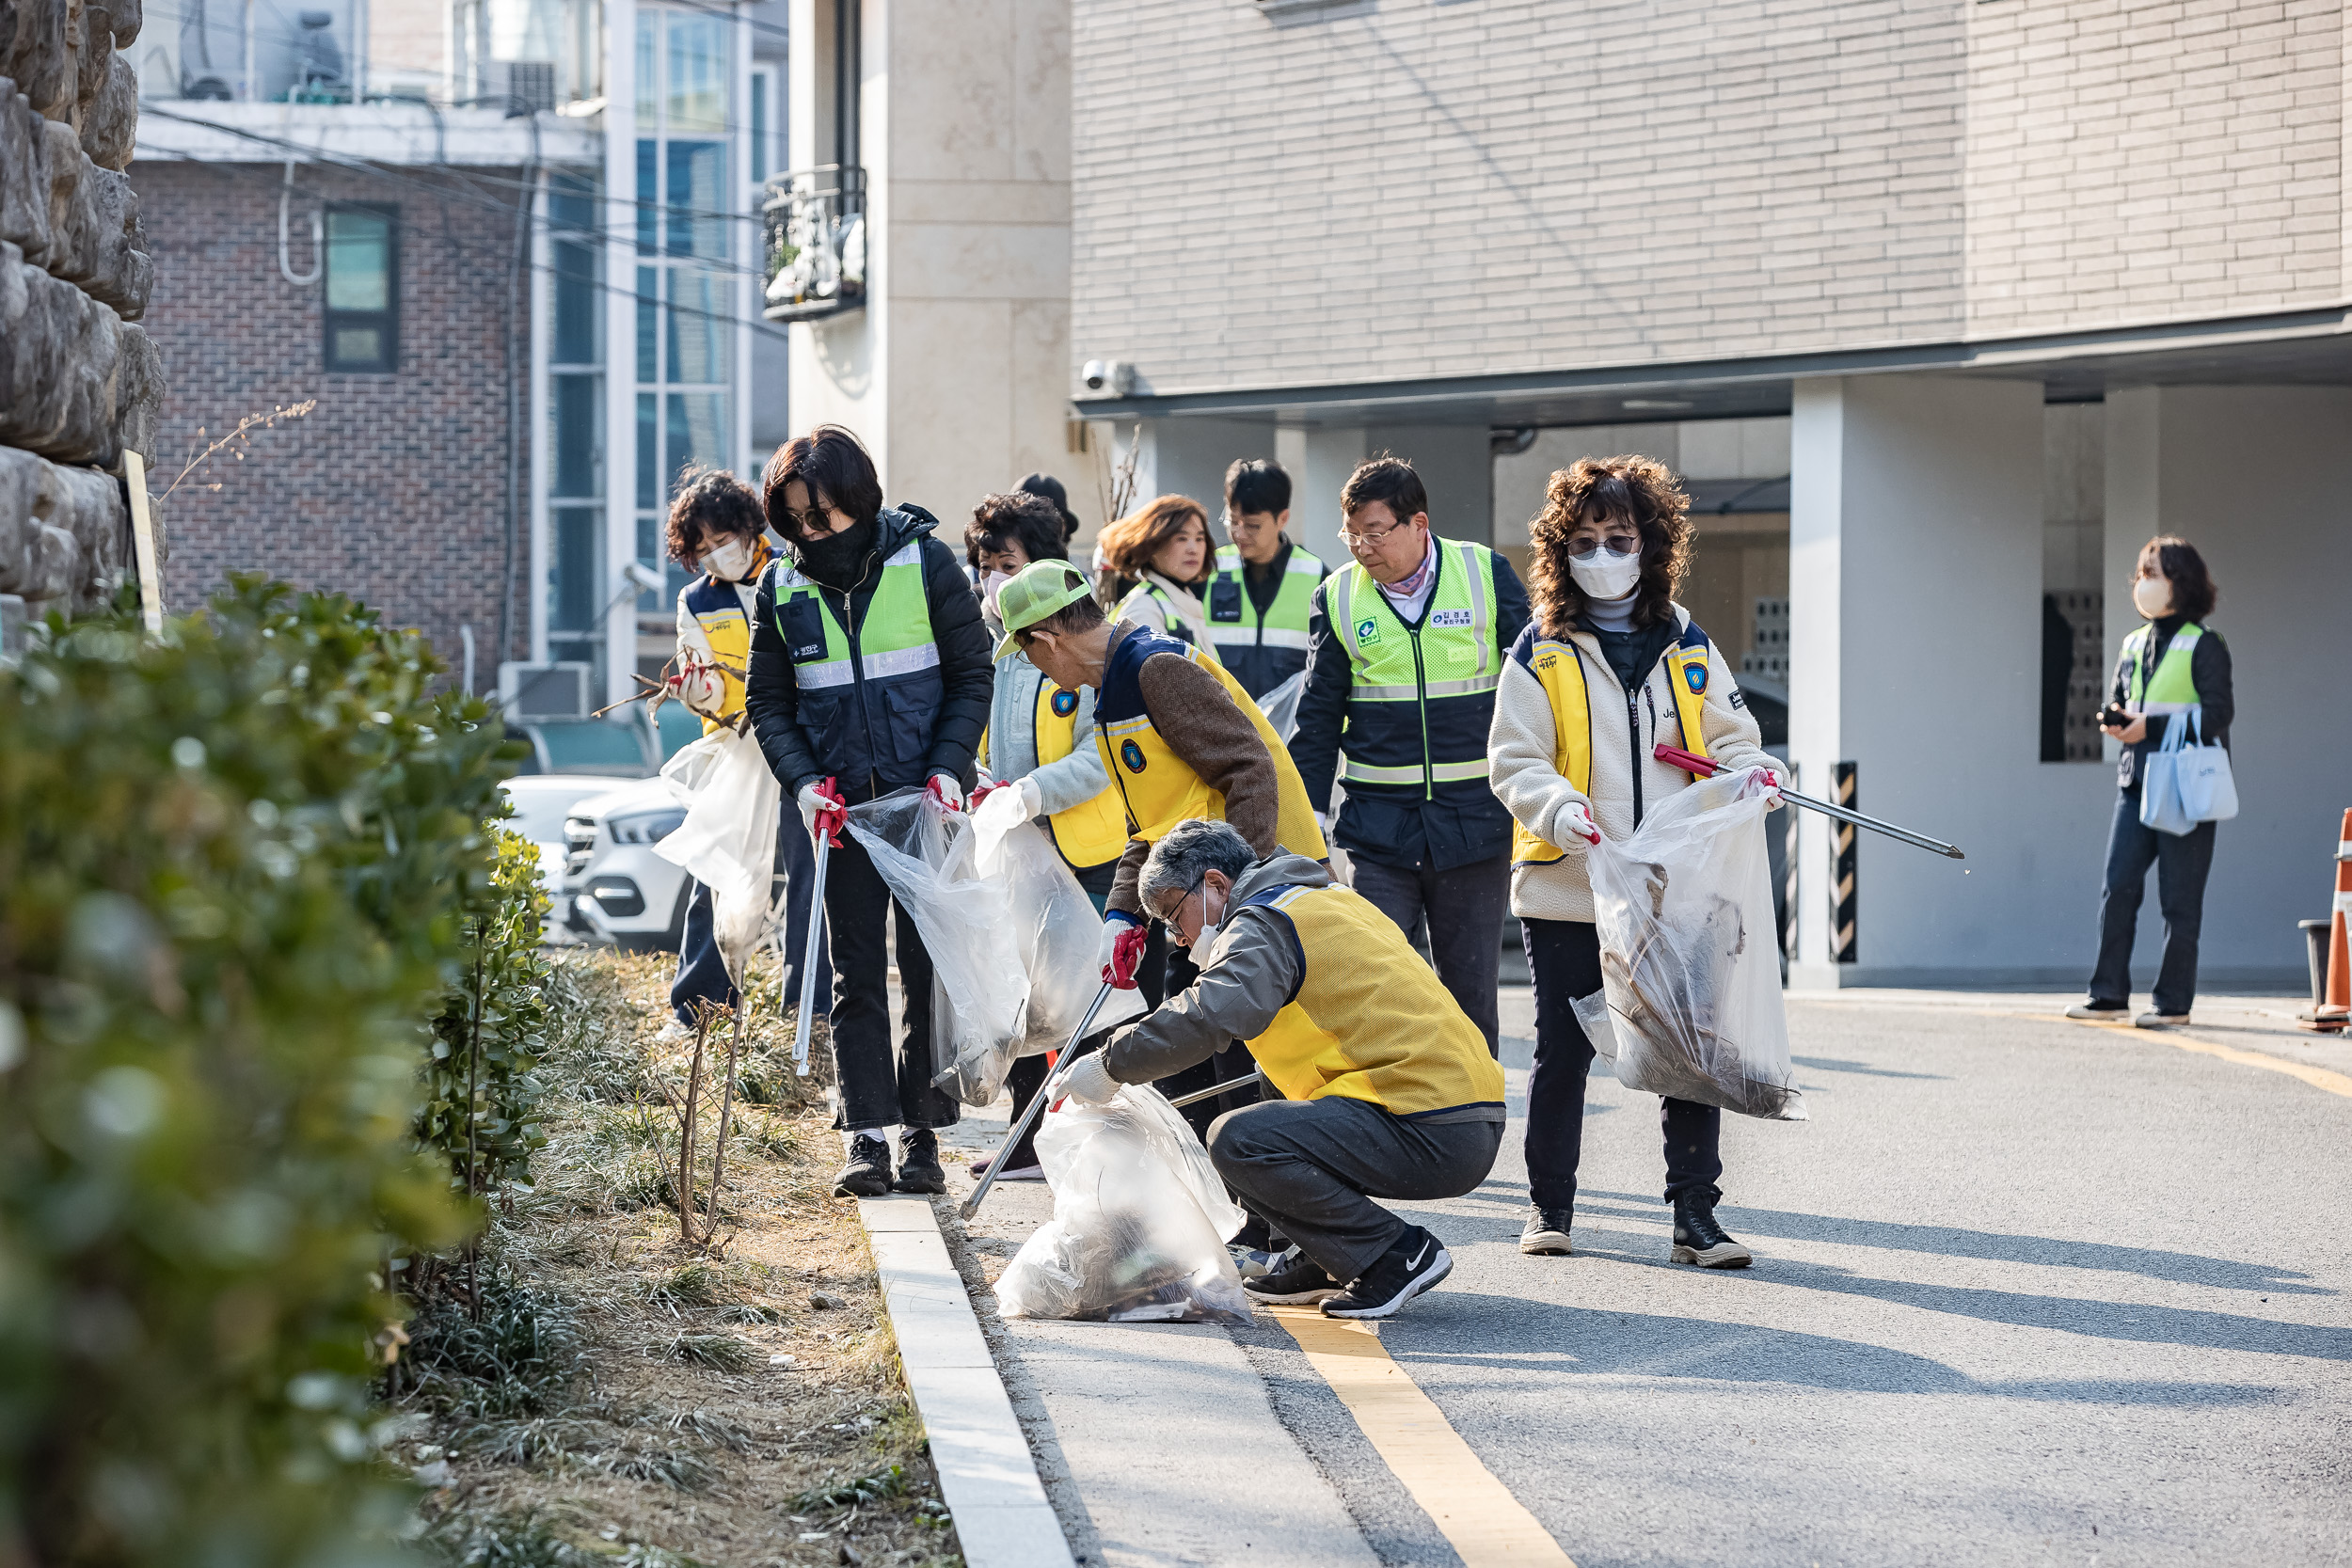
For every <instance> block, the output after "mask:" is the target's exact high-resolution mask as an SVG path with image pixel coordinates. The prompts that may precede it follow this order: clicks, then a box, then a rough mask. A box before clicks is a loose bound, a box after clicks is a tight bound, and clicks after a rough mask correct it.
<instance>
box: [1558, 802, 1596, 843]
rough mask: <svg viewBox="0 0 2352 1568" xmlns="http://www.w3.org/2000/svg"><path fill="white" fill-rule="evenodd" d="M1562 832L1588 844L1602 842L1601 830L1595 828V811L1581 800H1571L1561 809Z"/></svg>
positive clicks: (1559, 818) (1560, 826)
mask: <svg viewBox="0 0 2352 1568" xmlns="http://www.w3.org/2000/svg"><path fill="white" fill-rule="evenodd" d="M1557 820H1558V823H1559V828H1560V831H1561V832H1564V833H1570V834H1573V835H1574V836H1576V837H1578V838H1581V839H1582V840H1583V841H1584V842H1585V843H1587V844H1598V843H1599V842H1600V830H1599V829H1598V828H1596V827H1594V826H1593V809H1592V807H1590V806H1588V805H1586V804H1585V803H1584V802H1583V801H1581V800H1571V801H1569V802H1568V804H1566V805H1565V806H1563V807H1562V808H1561V809H1560V816H1559V817H1558V819H1557Z"/></svg>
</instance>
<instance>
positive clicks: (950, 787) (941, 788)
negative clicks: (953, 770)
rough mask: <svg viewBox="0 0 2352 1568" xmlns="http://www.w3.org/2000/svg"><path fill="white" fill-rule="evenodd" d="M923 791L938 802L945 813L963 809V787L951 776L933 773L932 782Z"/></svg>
mask: <svg viewBox="0 0 2352 1568" xmlns="http://www.w3.org/2000/svg"><path fill="white" fill-rule="evenodd" d="M923 791H924V793H925V794H927V795H929V796H930V798H931V799H932V800H936V801H938V802H939V805H940V809H941V810H943V811H961V810H962V809H963V785H962V784H961V783H960V782H959V781H958V780H956V779H955V778H954V777H953V776H952V775H950V774H946V773H933V774H932V775H931V777H930V783H929V784H925V785H924V786H923Z"/></svg>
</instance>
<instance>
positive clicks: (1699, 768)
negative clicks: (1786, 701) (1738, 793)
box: [1650, 741, 1968, 861]
mask: <svg viewBox="0 0 2352 1568" xmlns="http://www.w3.org/2000/svg"><path fill="white" fill-rule="evenodd" d="M1650 754H1651V755H1653V756H1655V757H1656V758H1657V759H1658V760H1659V761H1661V762H1667V763H1672V764H1673V765H1674V766H1675V767H1677V768H1682V769H1684V770H1686V771H1688V772H1692V773H1696V774H1697V775H1698V776H1699V777H1700V778H1702V779H1711V778H1713V777H1714V776H1715V775H1716V774H1718V773H1722V772H1724V771H1726V769H1725V768H1724V765H1723V764H1722V763H1720V762H1716V761H1714V760H1712V759H1711V758H1708V757H1703V756H1700V755H1698V754H1697V753H1696V752H1685V751H1682V750H1681V749H1679V748H1677V747H1674V746H1669V745H1667V744H1666V743H1665V742H1663V741H1661V742H1659V743H1658V745H1657V746H1656V747H1654V748H1653V749H1652V751H1651V753H1650ZM1780 798H1781V799H1782V800H1786V801H1788V803H1789V804H1790V805H1792V806H1803V807H1804V808H1805V809H1806V810H1807V811H1818V812H1820V814H1821V815H1822V816H1834V817H1836V819H1837V820H1838V821H1840V822H1851V823H1852V824H1853V825H1854V826H1855V827H1857V828H1867V829H1869V830H1870V831H1871V832H1874V833H1884V834H1885V835H1886V836H1887V837H1889V838H1899V839H1900V840H1902V841H1903V842H1904V843H1905V844H1915V845H1917V846H1918V847H1920V848H1922V849H1932V850H1934V851H1935V852H1936V853H1937V854H1939V855H1944V856H1947V857H1949V858H1950V859H1952V860H1956V861H1964V860H1966V859H1967V858H1968V857H1967V856H1966V855H1963V854H1962V853H1961V852H1960V851H1959V850H1958V849H1957V848H1955V847H1952V846H1951V845H1948V844H1947V843H1945V842H1944V841H1943V840H1942V839H1940V838H1929V837H1928V836H1926V835H1925V834H1923V833H1915V832H1911V830H1909V829H1908V828H1898V827H1897V826H1895V824H1893V823H1892V822H1882V821H1880V820H1879V819H1878V818H1877V817H1875V816H1863V815H1862V814H1861V813H1860V812H1858V811H1848V810H1847V809H1846V808H1845V807H1843V806H1833V805H1831V804H1830V803H1829V802H1828V801H1827V800H1815V799H1814V798H1813V797H1812V796H1810V795H1800V794H1798V793H1797V792H1796V791H1795V790H1793V789H1788V788H1786V787H1784V788H1782V790H1781V792H1780Z"/></svg>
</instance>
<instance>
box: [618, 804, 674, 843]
mask: <svg viewBox="0 0 2352 1568" xmlns="http://www.w3.org/2000/svg"><path fill="white" fill-rule="evenodd" d="M685 820H686V808H685V807H684V806H670V807H667V808H665V809H663V810H661V811H644V812H639V813H637V814H636V815H634V816H615V817H611V818H609V819H607V821H606V823H605V826H606V827H608V828H610V829H612V842H613V843H615V844H658V843H660V841H661V840H663V839H665V838H667V837H669V836H670V835H671V834H672V833H674V832H677V831H678V828H679V826H680V825H681V824H683V823H684V822H685Z"/></svg>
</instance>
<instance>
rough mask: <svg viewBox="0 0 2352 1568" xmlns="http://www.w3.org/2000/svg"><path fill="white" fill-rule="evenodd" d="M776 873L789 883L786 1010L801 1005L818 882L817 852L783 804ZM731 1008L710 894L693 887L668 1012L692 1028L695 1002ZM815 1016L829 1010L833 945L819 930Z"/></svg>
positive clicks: (795, 811) (731, 995)
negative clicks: (812, 901)
mask: <svg viewBox="0 0 2352 1568" xmlns="http://www.w3.org/2000/svg"><path fill="white" fill-rule="evenodd" d="M776 873H777V875H779V876H781V877H784V878H785V879H787V881H786V884H785V885H786V888H787V892H786V895H785V905H784V911H785V913H784V961H785V962H786V963H787V964H789V965H791V966H792V994H791V995H790V997H789V998H788V999H787V1003H786V1005H787V1006H795V1007H797V1006H800V1002H801V959H802V957H803V952H802V950H803V948H804V947H805V946H806V945H807V943H808V898H809V892H810V890H811V888H812V887H813V885H814V884H815V882H816V880H817V851H816V849H815V848H814V847H811V845H810V843H809V837H808V834H807V832H804V831H803V829H802V827H801V814H800V810H799V808H798V807H796V806H794V805H793V804H791V803H790V802H789V801H787V802H786V804H785V808H784V821H783V823H782V824H781V825H780V826H779V827H778V829H777V831H776ZM697 1002H710V1003H714V1004H716V1005H717V1006H722V1007H732V1006H735V986H734V984H733V982H731V981H729V980H728V978H727V966H726V964H725V962H724V961H723V959H721V958H720V957H719V944H718V942H716V941H715V940H713V938H712V936H711V929H710V890H709V889H708V888H707V887H705V886H703V885H702V883H700V882H696V883H695V884H694V891H693V893H692V895H691V896H690V897H689V898H688V899H687V904H686V930H685V932H684V934H683V935H682V936H681V938H680V939H679V942H678V955H677V978H676V979H675V981H673V982H671V985H670V1012H671V1015H672V1016H673V1017H675V1019H676V1020H677V1021H678V1022H680V1023H683V1024H685V1025H686V1026H687V1027H688V1028H690V1029H691V1028H692V1027H693V1026H694V1004H695V1003H697ZM812 1010H813V1011H814V1012H815V1013H816V1015H817V1016H818V1018H823V1017H825V1016H827V1015H828V1014H829V1013H831V1012H832V1010H833V953H832V944H831V943H830V942H827V941H826V940H825V937H824V933H823V932H822V931H821V930H820V931H819V932H818V940H817V1006H815V1007H814V1008H813V1009H812Z"/></svg>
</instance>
